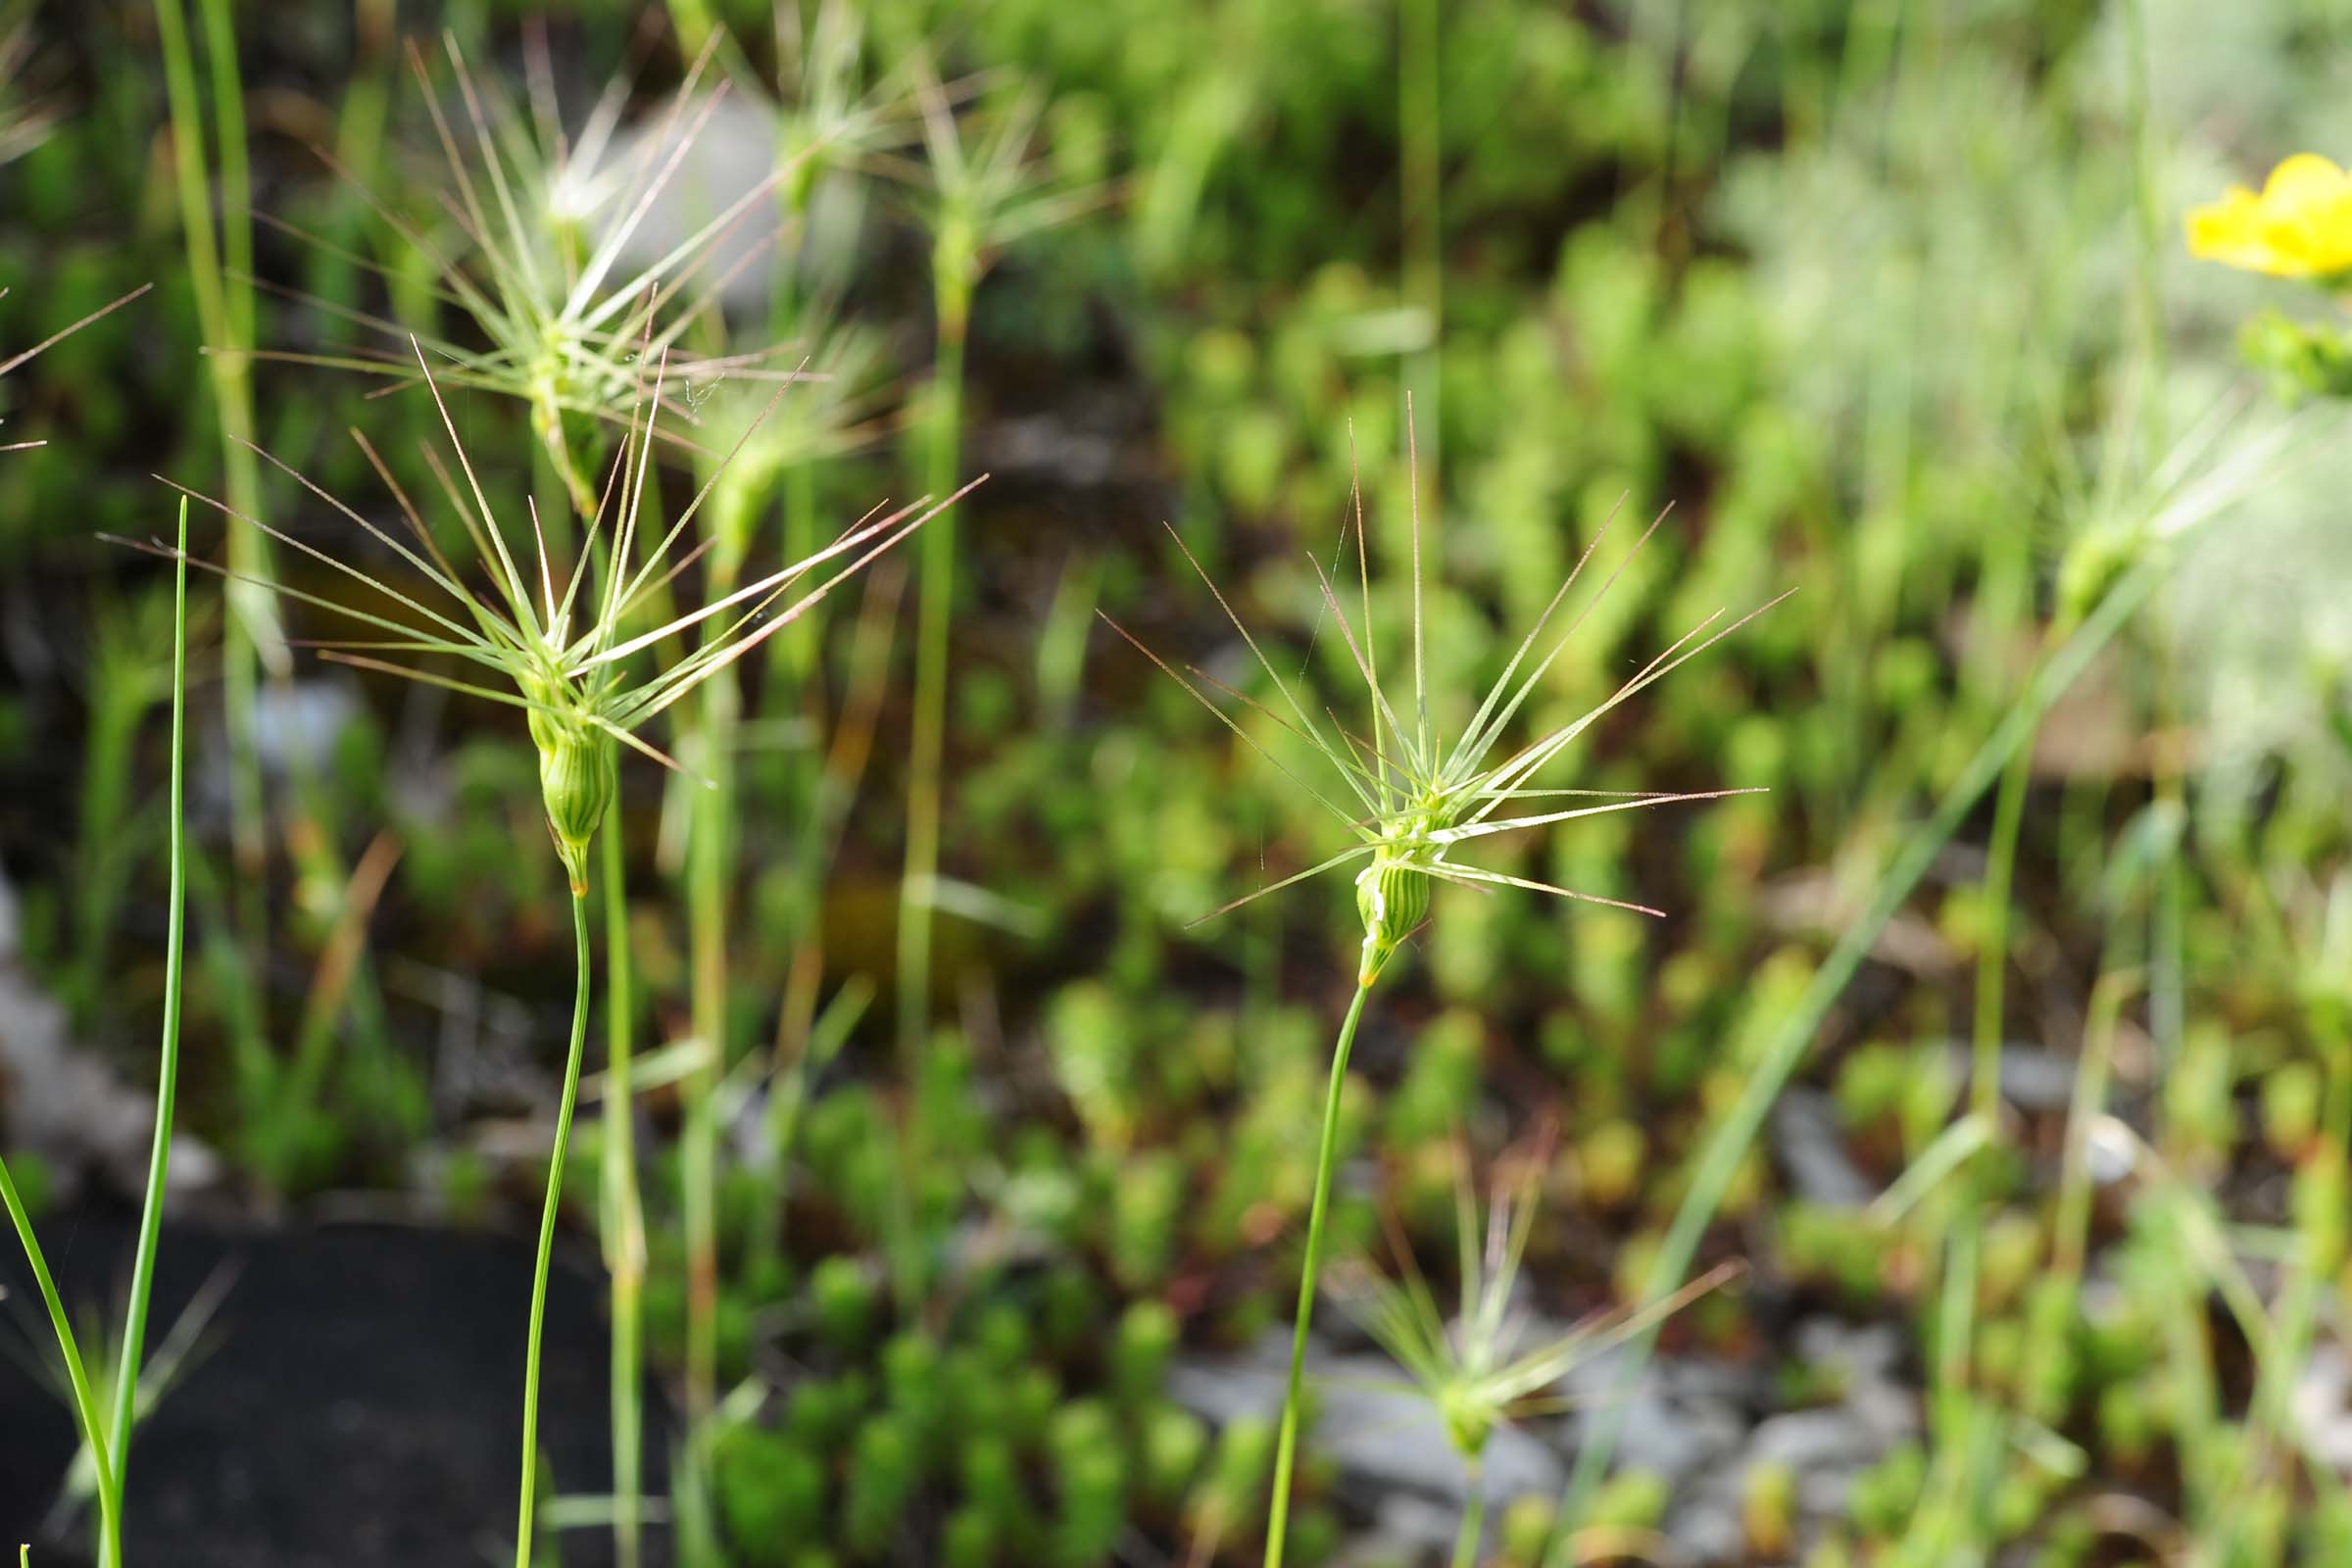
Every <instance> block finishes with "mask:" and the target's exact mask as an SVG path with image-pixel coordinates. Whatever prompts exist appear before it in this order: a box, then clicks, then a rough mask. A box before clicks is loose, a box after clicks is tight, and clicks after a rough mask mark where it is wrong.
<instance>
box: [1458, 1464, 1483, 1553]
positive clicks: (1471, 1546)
mask: <svg viewBox="0 0 2352 1568" xmlns="http://www.w3.org/2000/svg"><path fill="white" fill-rule="evenodd" d="M1486 1468H1487V1467H1486V1465H1485V1463H1484V1462H1482V1461H1480V1460H1477V1459H1471V1460H1469V1461H1467V1462H1466V1463H1464V1465H1463V1466H1462V1480H1463V1483H1464V1484H1465V1485H1466V1486H1467V1487H1468V1488H1469V1493H1468V1495H1467V1496H1466V1497H1465V1498H1464V1499H1463V1502H1462V1528H1461V1530H1460V1531H1459V1532H1458V1533H1457V1534H1456V1535H1455V1536H1454V1538H1453V1557H1452V1563H1453V1568H1478V1544H1479V1542H1480V1541H1482V1540H1483V1539H1485V1537H1486V1533H1487V1476H1486Z"/></svg>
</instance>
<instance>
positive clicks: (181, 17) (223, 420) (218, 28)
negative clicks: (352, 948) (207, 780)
mask: <svg viewBox="0 0 2352 1568" xmlns="http://www.w3.org/2000/svg"><path fill="white" fill-rule="evenodd" d="M200 7H201V9H200V12H199V15H200V19H201V21H202V24H203V26H204V34H205V45H206V51H207V53H208V54H209V56H210V57H211V61H210V63H211V73H210V74H211V86H212V92H213V98H214V104H213V114H214V121H215V130H216V134H217V136H218V138H219V141H220V144H221V145H220V154H221V163H220V179H221V207H222V217H221V220H220V221H218V222H216V221H215V218H214V215H213V192H212V186H211V180H210V178H209V177H208V170H207V160H206V138H205V133H204V122H203V117H202V110H201V108H200V105H199V100H198V94H197V85H196V60H195V50H194V48H193V44H192V40H191V38H190V36H189V32H188V22H187V13H186V10H185V8H184V7H183V6H182V5H181V0H155V20H156V33H157V38H158V41H159V42H160V43H161V45H162V47H163V55H164V86H165V94H166V97H167V100H168V102H169V105H170V111H171V121H172V176H173V182H174V184H175V185H176V187H177V195H178V202H179V216H180V227H181V230H182V232H183V234H184V235H185V238H186V242H187V253H188V278H189V282H190V285H191V287H192V288H193V289H194V291H195V296H196V316H197V322H198V325H199V327H200V329H201V330H202V331H203V333H204V336H205V340H206V342H207V344H208V345H209V346H210V347H211V349H212V350H213V352H212V353H211V354H209V355H207V356H206V360H205V365H206V368H207V370H208V372H209V373H210V377H211V380H212V386H213V399H214V404H215V406H216V411H217V413H218V417H219V419H220V424H221V462H222V465H223V467H224V469H225V471H226V475H227V481H228V501H229V504H230V505H231V506H233V507H235V508H236V509H237V510H238V511H240V512H242V513H244V514H245V515H247V516H249V517H255V516H260V515H261V508H260V500H261V474H260V469H259V467H258V466H256V464H255V460H254V457H253V451H252V449H251V447H249V446H247V445H245V444H244V443H246V442H250V441H251V440H252V439H253V437H254V430H255V425H254V417H253V383H252V374H251V365H252V361H251V357H250V352H249V351H250V350H251V349H252V347H253V330H254V302H253V289H252V285H251V284H249V283H245V282H242V281H235V280H236V279H242V278H246V277H250V276H251V275H252V271H253V263H252V254H253V232H252V226H251V221H250V220H249V219H248V218H247V217H246V214H247V212H248V211H249V209H250V208H251V206H252V200H251V195H250V190H251V175H250V172H249V164H248V159H247V153H246V127H245V110H244V91H243V86H242V83H241V81H240V80H239V76H238V72H237V57H236V25H235V20H234V18H233V17H232V16H231V14H230V9H229V6H228V4H227V3H226V0H200ZM228 552H229V559H228V566H229V570H230V572H231V573H232V581H231V583H230V586H229V588H228V591H227V592H228V603H229V607H230V610H231V612H232V613H231V614H230V616H229V618H228V623H227V627H226V629H225V633H224V635H223V636H222V638H221V686H222V691H221V696H222V706H223V709H224V711H225V712H226V715H227V719H228V726H229V736H230V764H231V765H230V778H229V783H230V792H229V804H230V840H231V844H232V846H233V848H234V850H235V855H236V859H237V863H238V865H239V867H240V868H241V869H243V870H245V871H246V872H247V873H248V876H247V878H246V885H247V886H248V887H258V885H259V884H258V878H255V877H253V876H252V875H251V873H252V872H254V871H255V870H257V869H258V868H259V866H260V865H261V863H262V858H263V857H264V854H265V853H266V852H265V847H264V837H263V826H262V818H263V805H262V770H261V756H260V753H259V751H258V749H257V748H256V746H255V744H254V739H253V737H254V733H255V731H254V721H255V711H256V699H257V693H258V690H259V677H260V673H261V670H262V668H263V667H264V666H267V667H269V668H270V669H272V670H279V669H283V668H284V667H285V665H286V652H285V643H284V639H283V637H282V635H281V634H280V632H279V631H278V627H277V618H276V613H275V611H274V609H273V607H272V605H271V603H270V591H269V587H268V584H269V583H270V580H271V575H270V547H269V541H268V537H267V536H266V535H264V534H263V533H262V532H261V531H260V530H259V529H254V528H235V529H231V530H230V531H229V535H228ZM259 917H260V910H259V907H258V901H256V900H252V899H248V900H245V901H243V902H242V907H241V908H240V919H241V921H242V922H243V923H244V924H245V925H246V926H247V928H248V930H249V931H252V932H258V930H259V927H258V925H256V924H255V922H256V921H257V920H258V919H259Z"/></svg>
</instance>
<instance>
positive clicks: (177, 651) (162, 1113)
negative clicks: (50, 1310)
mask: <svg viewBox="0 0 2352 1568" xmlns="http://www.w3.org/2000/svg"><path fill="white" fill-rule="evenodd" d="M187 551H188V503H187V501H186V500H185V499H184V498H183V499H182V500H181V501H180V503H179V559H178V564H177V567H176V569H175V571H174V573H173V580H172V894H171V898H172V903H171V907H170V912H169V914H168V916H167V918H168V921H169V924H168V926H167V934H166V936H165V938H164V1034H163V1048H162V1054H163V1061H162V1064H161V1066H160V1067H159V1068H158V1071H157V1074H156V1082H155V1140H154V1143H153V1145H152V1146H151V1148H150V1149H149V1151H148V1155H147V1194H146V1197H145V1199H144V1200H143V1201H141V1202H140V1204H139V1240H138V1250H137V1252H136V1253H135V1254H134V1256H133V1259H132V1262H131V1270H130V1305H129V1309H128V1311H127V1312H126V1314H125V1315H124V1318H123V1365H122V1367H121V1368H120V1369H119V1370H118V1371H117V1373H116V1375H115V1410H114V1424H113V1426H112V1428H111V1429H110V1430H109V1432H108V1436H107V1447H108V1448H109V1450H110V1451H111V1452H112V1453H113V1455H114V1459H115V1467H114V1476H113V1483H112V1484H113V1486H114V1488H115V1508H114V1512H115V1514H116V1516H117V1517H118V1518H120V1517H121V1515H122V1511H123V1493H124V1489H125V1487H126V1486H127V1484H128V1479H129V1475H130V1428H131V1423H132V1422H133V1421H135V1420H136V1419H137V1415H138V1395H139V1360H140V1357H141V1356H142V1355H143V1354H144V1353H145V1350H146V1346H147V1303H148V1299H149V1298H151V1297H152V1296H153V1295H154V1294H155V1250H156V1244H157V1241H158V1240H159V1238H161V1236H162V1235H163V1229H164V1187H165V1184H166V1182H167V1180H168V1179H169V1177H170V1174H171V1163H172V1109H173V1106H174V1104H175V1103H176V1101H177V1099H178V1092H179V993H180V978H181V961H180V960H181V955H182V951H183V949H184V948H185V946H186V917H187V894H188V871H187V844H186V835H187V824H186V819H185V816H186V813H185V810H184V802H183V796H184V786H185V781H186V775H187V765H186V759H187V718H188V556H187Z"/></svg>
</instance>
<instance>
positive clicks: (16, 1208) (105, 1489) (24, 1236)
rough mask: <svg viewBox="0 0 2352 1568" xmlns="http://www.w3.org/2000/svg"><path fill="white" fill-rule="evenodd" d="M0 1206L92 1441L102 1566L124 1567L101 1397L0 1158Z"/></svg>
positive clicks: (76, 1409) (118, 1499)
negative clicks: (21, 1248)
mask: <svg viewBox="0 0 2352 1568" xmlns="http://www.w3.org/2000/svg"><path fill="white" fill-rule="evenodd" d="M0 1205H5V1206H6V1207H7V1209H8V1218H9V1223H10V1224H12V1225H14V1226H16V1228H17V1240H18V1241H19V1242H21V1243H23V1244H24V1247H25V1261H26V1262H27V1263H29V1264H31V1265H32V1280H33V1284H35V1285H36V1286H38V1287H39V1288H40V1293H41V1304H42V1305H43V1306H46V1307H47V1308H48V1309H49V1326H50V1328H51V1329H53V1330H55V1331H56V1334H57V1348H58V1353H59V1354H61V1355H63V1356H64V1357H65V1362H66V1381H67V1382H68V1383H70V1384H71V1385H72V1386H73V1412H74V1414H75V1415H77V1416H79V1417H80V1418H81V1430H82V1435H83V1436H84V1437H86V1438H87V1439H88V1440H89V1445H90V1461H91V1467H92V1468H93V1469H94V1470H95V1471H96V1472H97V1478H98V1563H99V1568H122V1563H123V1519H122V1512H121V1509H122V1502H121V1497H122V1494H121V1493H120V1492H118V1491H117V1490H116V1488H115V1471H114V1465H113V1464H112V1463H111V1462H110V1461H109V1459H108V1457H107V1446H106V1428H105V1426H104V1425H103V1424H101V1422H100V1419H99V1415H98V1398H97V1396H96V1395H95V1394H94V1393H93V1392H92V1390H91V1387H90V1375H89V1372H88V1370H87V1368H85V1367H84V1366H83V1364H82V1359H81V1348H80V1347H79V1345H77V1344H76V1343H75V1341H74V1338H73V1320H72V1319H71V1318H69V1317H68V1316H67V1315H66V1304H65V1302H64V1301H62V1300H60V1299H58V1294H57V1281H56V1280H54V1279H52V1278H51V1277H50V1274H49V1260H48V1258H46V1257H45V1256H43V1255H42V1253H41V1244H40V1241H39V1239H38V1238H36V1237H35V1236H34V1235H33V1233H32V1217H31V1216H30V1215H29V1214H27V1213H25V1201H24V1200H23V1199H22V1198H20V1197H18V1196H17V1184H16V1182H15V1181H14V1180H12V1179H11V1178H10V1176H9V1174H8V1162H7V1161H6V1160H4V1159H0Z"/></svg>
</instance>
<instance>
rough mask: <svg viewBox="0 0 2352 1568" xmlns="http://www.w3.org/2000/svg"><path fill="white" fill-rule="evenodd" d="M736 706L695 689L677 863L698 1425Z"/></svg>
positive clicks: (714, 1259) (690, 1336) (714, 1229)
mask: <svg viewBox="0 0 2352 1568" xmlns="http://www.w3.org/2000/svg"><path fill="white" fill-rule="evenodd" d="M722 587H723V585H722ZM740 704H741V694H740V692H739V691H738V689H737V688H736V685H735V675H734V671H733V670H721V671H719V672H718V673H717V674H716V675H714V676H712V677H711V681H710V683H709V684H708V685H706V686H705V687H704V688H703V715H702V734H701V751H702V756H701V763H702V770H703V773H704V775H705V776H706V777H707V778H709V779H710V781H711V787H710V788H708V789H696V790H695V791H694V797H695V799H694V807H693V810H694V824H693V828H692V831H691V835H690V837H689V840H688V857H689V858H688V863H687V868H686V876H687V898H688V901H689V904H688V915H687V921H688V931H687V946H688V949H689V957H690V962H691V964H692V978H691V982H690V986H691V991H692V996H691V998H690V1003H689V1005H690V1010H691V1012H692V1014H693V1019H694V1033H695V1037H696V1040H697V1042H698V1044H699V1046H700V1047H701V1052H702V1054H701V1056H700V1057H699V1059H698V1061H697V1064H696V1066H695V1067H694V1069H693V1071H692V1072H691V1073H690V1074H689V1075H688V1077H687V1079H686V1080H685V1083H684V1085H683V1089H684V1093H685V1099H686V1108H685V1122H684V1126H683V1129H682V1134H683V1141H682V1145H681V1148H680V1150H679V1153H680V1156H681V1159H682V1173H681V1178H680V1179H681V1181H682V1183H683V1186H684V1189H685V1192H684V1197H685V1210H686V1213H685V1218H686V1407H687V1413H688V1416H689V1418H690V1419H692V1420H698V1421H699V1420H700V1419H701V1418H702V1417H703V1416H705V1415H707V1414H709V1413H710V1411H711V1405H712V1402H713V1401H714V1400H715V1398H716V1397H717V1386H718V1200H717V1187H718V1126H717V1122H716V1120H715V1112H714V1108H713V1105H712V1097H713V1096H714V1095H715V1094H716V1093H717V1090H718V1081H719V1076H720V1074H721V1073H722V1072H724V1071H725V1067H726V1050H727V902H728V901H727V879H728V873H729V867H730V861H731V860H732V858H733V857H732V856H731V855H730V853H729V849H728V844H729V840H730V838H731V836H732V831H733V820H732V819H733V812H734V804H735V803H734V793H735V783H734V780H735V762H734V753H735V728H736V720H737V717H738V715H739V711H740Z"/></svg>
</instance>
